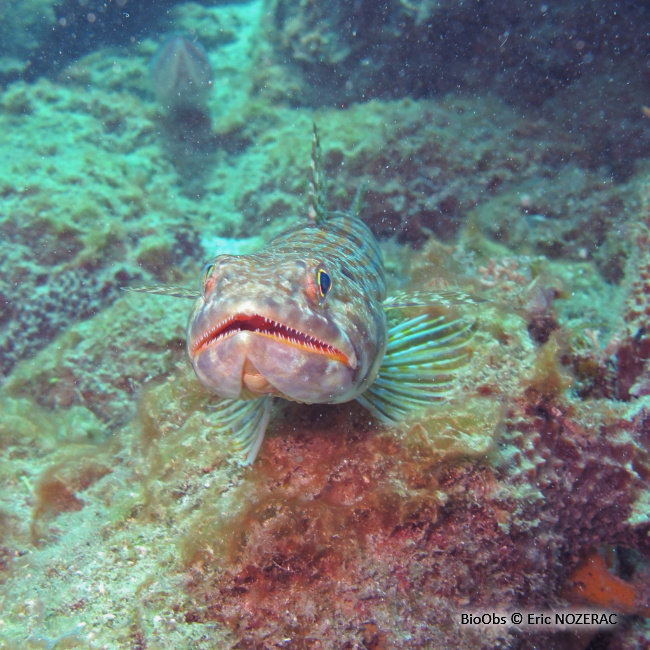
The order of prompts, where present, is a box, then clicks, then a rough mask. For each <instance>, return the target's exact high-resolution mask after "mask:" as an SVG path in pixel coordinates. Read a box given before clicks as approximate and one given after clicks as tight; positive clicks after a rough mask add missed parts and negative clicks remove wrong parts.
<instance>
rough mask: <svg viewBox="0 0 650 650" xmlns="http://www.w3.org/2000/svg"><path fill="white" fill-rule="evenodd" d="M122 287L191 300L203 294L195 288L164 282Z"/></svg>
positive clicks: (126, 289)
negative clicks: (164, 283)
mask: <svg viewBox="0 0 650 650" xmlns="http://www.w3.org/2000/svg"><path fill="white" fill-rule="evenodd" d="M120 289H122V291H133V292H135V293H154V294H156V295H157V296H169V297H170V298H189V299H190V300H196V299H197V298H198V297H199V296H200V295H201V294H200V293H199V292H198V291H196V290H195V289H188V288H187V287H175V286H173V285H162V284H161V285H152V286H145V287H120Z"/></svg>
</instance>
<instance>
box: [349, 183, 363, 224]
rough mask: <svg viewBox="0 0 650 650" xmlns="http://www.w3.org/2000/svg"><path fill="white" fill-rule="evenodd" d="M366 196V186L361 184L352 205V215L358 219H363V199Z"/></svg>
mask: <svg viewBox="0 0 650 650" xmlns="http://www.w3.org/2000/svg"><path fill="white" fill-rule="evenodd" d="M365 195H366V184H365V183H361V185H359V188H358V189H357V193H356V194H355V195H354V199H352V205H351V206H350V214H351V215H352V216H353V217H356V218H357V219H360V218H361V208H363V199H364V197H365Z"/></svg>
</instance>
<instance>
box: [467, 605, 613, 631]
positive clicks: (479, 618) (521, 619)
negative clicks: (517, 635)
mask: <svg viewBox="0 0 650 650" xmlns="http://www.w3.org/2000/svg"><path fill="white" fill-rule="evenodd" d="M456 620H457V621H458V623H460V625H461V626H463V627H465V626H468V627H510V628H511V627H521V628H531V627H546V628H551V629H556V630H557V629H567V628H584V627H591V628H602V627H613V626H615V625H617V624H618V618H617V614H615V613H613V612H605V611H593V610H592V611H589V610H568V611H557V612H528V611H521V612H494V611H485V612H463V613H459V614H457V615H456Z"/></svg>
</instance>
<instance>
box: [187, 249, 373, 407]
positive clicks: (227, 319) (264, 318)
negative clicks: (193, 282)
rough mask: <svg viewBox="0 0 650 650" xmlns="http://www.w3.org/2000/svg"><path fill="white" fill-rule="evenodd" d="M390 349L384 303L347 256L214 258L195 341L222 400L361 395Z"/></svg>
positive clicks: (204, 372)
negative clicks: (346, 263) (341, 259)
mask: <svg viewBox="0 0 650 650" xmlns="http://www.w3.org/2000/svg"><path fill="white" fill-rule="evenodd" d="M385 347H386V317H385V315H384V312H383V309H382V307H381V304H380V303H379V301H378V300H376V298H375V297H373V296H372V295H370V296H369V295H366V292H364V287H363V284H362V283H359V282H357V281H355V278H354V275H353V274H352V273H350V271H349V269H345V268H343V267H342V266H341V264H340V263H336V262H332V261H331V260H330V261H329V264H328V263H327V262H325V261H323V260H320V259H315V258H310V257H309V256H308V255H304V254H303V255H301V256H300V257H299V258H297V257H296V256H294V255H290V254H286V255H285V254H280V253H279V252H278V251H275V252H274V254H273V255H269V254H264V253H259V254H253V255H240V256H231V255H222V256H219V257H217V258H215V259H214V260H213V261H212V262H210V263H209V264H208V265H206V269H205V272H204V276H203V284H202V294H201V296H200V297H199V298H198V299H197V301H196V303H195V305H194V309H193V311H192V314H191V316H190V320H189V325H188V335H187V348H188V353H189V357H190V360H191V363H192V366H193V368H194V371H195V373H196V375H197V377H198V378H199V380H200V381H201V382H202V383H203V384H204V385H205V386H207V387H208V388H209V389H210V390H212V391H213V392H215V393H217V394H218V395H220V396H221V397H225V398H230V399H236V398H241V399H250V398H254V397H258V396H261V395H275V396H279V397H283V398H285V399H290V400H293V401H298V402H307V403H335V402H345V401H349V400H351V399H354V398H355V397H357V396H358V395H359V394H361V393H362V392H363V391H364V390H365V389H366V388H367V387H368V385H370V383H372V381H373V380H374V379H375V377H376V375H377V372H378V369H379V365H380V364H381V359H382V358H383V354H384V350H385Z"/></svg>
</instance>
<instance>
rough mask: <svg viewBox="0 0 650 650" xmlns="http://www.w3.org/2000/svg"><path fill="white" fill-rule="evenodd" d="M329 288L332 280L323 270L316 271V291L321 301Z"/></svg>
mask: <svg viewBox="0 0 650 650" xmlns="http://www.w3.org/2000/svg"><path fill="white" fill-rule="evenodd" d="M331 288H332V278H330V276H329V273H327V272H326V271H324V270H323V269H318V291H319V293H320V297H321V299H325V296H327V294H328V293H329V291H330V289H331Z"/></svg>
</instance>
